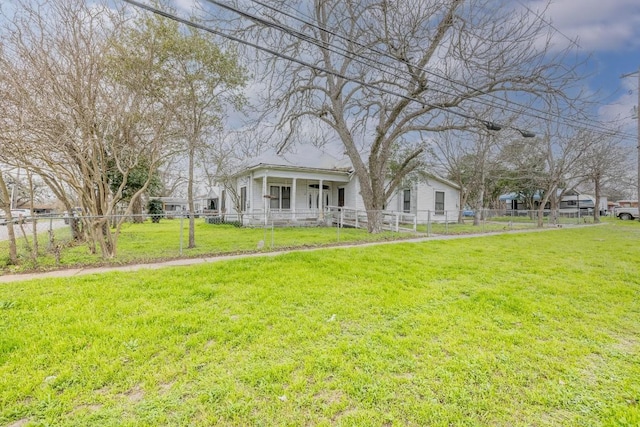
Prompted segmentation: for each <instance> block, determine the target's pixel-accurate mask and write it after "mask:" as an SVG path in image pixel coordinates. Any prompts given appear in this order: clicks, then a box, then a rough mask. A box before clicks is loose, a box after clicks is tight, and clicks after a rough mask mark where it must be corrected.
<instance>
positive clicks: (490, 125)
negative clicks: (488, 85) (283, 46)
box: [124, 0, 623, 136]
mask: <svg viewBox="0 0 640 427" xmlns="http://www.w3.org/2000/svg"><path fill="white" fill-rule="evenodd" d="M124 1H126V2H127V3H130V4H132V5H134V6H137V7H140V8H142V9H145V10H147V11H150V12H152V13H156V14H158V15H161V16H164V17H166V18H168V19H172V20H174V21H177V22H180V23H182V24H184V25H188V26H191V27H194V28H198V29H200V30H203V31H206V32H209V33H212V34H215V35H218V36H220V37H223V38H226V39H229V40H232V41H235V42H238V43H241V44H243V45H246V46H250V47H252V48H254V49H257V50H260V51H263V52H266V53H269V54H271V55H274V56H277V57H280V58H283V59H286V60H288V61H291V62H294V63H298V64H300V65H303V66H305V67H308V68H310V69H313V70H316V71H321V72H324V73H327V74H331V75H334V76H336V77H339V78H342V79H344V80H346V81H351V82H355V83H358V84H361V85H362V86H364V87H368V88H370V89H373V90H377V91H380V92H383V93H386V94H389V95H392V96H397V97H400V98H403V99H406V100H409V101H413V102H416V103H419V104H422V105H424V106H427V107H430V108H432V109H438V110H440V111H444V112H448V113H451V114H454V115H457V116H459V117H463V118H466V119H471V120H475V121H479V122H482V123H483V124H485V125H486V126H487V128H489V129H491V130H499V129H500V128H501V127H502V126H501V125H499V124H497V123H494V122H491V121H487V120H484V119H480V118H478V117H473V116H471V115H469V114H466V113H461V112H459V111H456V110H453V109H452V108H451V107H449V108H447V107H443V106H440V105H436V104H433V103H429V102H426V101H423V100H421V99H418V98H415V97H413V96H408V95H404V94H401V93H398V92H395V91H392V90H389V89H386V88H384V87H381V86H378V85H373V84H371V83H367V82H364V81H362V80H359V79H357V78H352V77H349V76H347V75H345V74H343V73H338V72H336V71H332V70H328V69H326V68H324V67H320V66H318V65H314V64H311V63H309V62H307V61H302V60H300V59H297V58H294V57H291V56H289V55H285V54H282V53H280V52H277V51H275V50H274V49H271V48H268V47H264V46H261V45H258V44H256V43H252V42H249V41H246V40H243V39H241V38H239V37H235V36H232V35H229V34H225V33H223V32H221V31H218V30H214V29H212V28H209V27H206V26H204V25H202V24H197V23H194V22H192V21H190V20H187V19H184V18H181V17H178V16H176V15H174V14H171V13H168V12H164V11H162V10H160V9H157V8H155V7H151V6H147V5H145V4H142V3H140V2H138V1H135V0H124ZM208 1H209V2H210V3H212V4H214V5H217V6H219V7H223V8H225V9H227V10H230V11H232V12H234V13H237V14H239V15H240V16H242V17H244V18H245V19H250V20H252V21H255V22H257V23H259V24H262V25H266V26H269V27H271V28H275V29H278V30H280V31H283V32H285V33H287V34H289V35H292V36H294V37H297V38H299V39H300V40H304V41H307V42H310V43H314V44H316V45H318V46H320V45H319V44H318V43H323V45H322V46H321V47H322V48H326V44H325V43H324V42H322V41H318V40H317V39H315V38H314V37H311V36H308V35H306V34H304V33H300V32H299V31H297V30H294V29H291V28H289V27H287V26H285V25H282V24H278V23H273V22H270V21H267V20H265V19H264V18H260V17H258V16H255V15H252V14H250V13H248V12H243V11H240V10H238V9H237V8H234V7H233V6H229V5H226V4H223V3H220V2H218V1H215V0H208ZM254 1H255V0H254ZM255 2H256V3H257V4H260V5H263V6H264V3H262V2H259V1H255ZM267 7H269V8H271V7H270V6H267ZM280 12H281V11H280ZM281 13H284V12H281ZM284 14H285V16H289V17H291V18H292V19H297V20H300V22H304V23H306V24H308V25H312V26H315V27H316V28H318V29H320V30H321V31H327V32H328V33H329V34H333V35H335V36H337V37H341V38H342V39H344V40H347V41H350V42H352V43H354V44H356V45H360V46H363V47H364V45H362V44H359V43H358V42H355V41H353V40H350V39H348V38H345V37H342V36H340V35H338V34H336V33H334V32H331V31H329V30H326V29H324V28H322V27H319V26H317V25H315V24H313V23H309V22H307V21H304V20H301V19H299V18H296V17H294V16H293V15H290V14H286V13H284ZM331 47H332V48H334V49H340V48H335V46H331ZM329 50H330V51H331V52H333V53H336V54H338V55H342V56H345V57H348V58H350V59H355V58H354V56H359V57H361V58H364V59H366V60H368V61H371V58H367V57H363V56H362V55H358V54H355V53H353V52H350V51H348V50H344V49H343V50H344V51H345V52H346V53H341V52H339V51H337V50H331V49H329ZM370 50H371V49H370ZM373 52H374V53H378V54H383V55H385V56H387V57H390V58H392V59H394V60H398V58H395V57H393V56H391V55H389V54H387V53H386V52H382V51H379V50H373ZM355 60H357V59H355ZM357 61H358V62H360V63H363V64H365V65H367V66H371V64H370V63H364V62H363V61H361V60H357ZM374 62H375V61H374ZM384 65H387V64H384ZM416 68H417V67H416ZM377 69H378V70H379V71H381V72H384V73H389V74H392V75H394V76H396V77H398V78H401V79H404V80H405V81H409V80H407V79H406V78H404V77H402V76H398V75H397V74H393V73H391V72H389V71H388V70H384V69H382V68H377ZM424 71H425V72H427V73H431V74H432V75H435V76H436V77H439V78H443V79H448V80H449V81H450V82H451V83H454V84H462V83H460V82H457V81H455V80H453V79H450V78H448V77H444V76H439V75H437V74H435V73H433V72H431V71H429V70H424ZM467 87H468V88H469V89H471V90H474V88H472V87H470V86H467ZM431 90H433V91H435V92H439V93H445V94H448V92H444V91H441V90H437V89H433V88H432V89H431ZM475 90H476V91H478V92H482V91H480V90H478V89H475ZM472 101H474V102H478V103H482V104H484V105H487V106H491V107H494V108H496V105H495V104H491V103H488V102H487V101H484V102H483V101H481V100H478V99H472ZM516 104H517V103H516ZM521 107H524V106H521ZM456 108H458V107H456ZM497 108H502V109H505V110H510V111H512V112H516V113H520V114H523V115H528V116H529V117H535V118H538V119H541V120H547V119H548V117H542V116H535V115H532V114H530V113H522V112H521V111H520V110H515V109H513V107H507V106H505V105H499V106H497ZM528 108H529V107H528ZM544 114H550V113H549V112H544ZM557 117H558V118H559V119H561V118H562V116H560V115H558V116H557ZM565 123H567V122H565ZM583 125H584V127H591V128H592V130H597V131H599V132H601V133H603V134H607V135H611V134H612V133H613V131H611V130H608V129H607V130H602V128H597V127H596V126H594V125H592V124H589V123H585V124H583ZM514 129H516V130H518V131H520V132H521V133H523V131H521V130H520V129H517V128H514ZM524 135H525V134H524V133H523V136H524ZM529 135H530V133H527V136H529ZM618 135H623V133H618Z"/></svg>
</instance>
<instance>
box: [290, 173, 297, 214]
mask: <svg viewBox="0 0 640 427" xmlns="http://www.w3.org/2000/svg"><path fill="white" fill-rule="evenodd" d="M297 182H298V178H293V182H292V183H291V219H292V220H295V219H296V187H297V185H296V184H297Z"/></svg>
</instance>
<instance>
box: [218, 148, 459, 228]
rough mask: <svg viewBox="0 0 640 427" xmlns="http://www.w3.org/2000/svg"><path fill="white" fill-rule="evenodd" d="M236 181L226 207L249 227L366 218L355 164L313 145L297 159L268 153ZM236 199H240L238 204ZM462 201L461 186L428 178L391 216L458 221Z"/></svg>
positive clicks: (406, 189)
mask: <svg viewBox="0 0 640 427" xmlns="http://www.w3.org/2000/svg"><path fill="white" fill-rule="evenodd" d="M232 178H233V179H232V181H231V182H232V184H231V186H232V187H233V188H231V189H229V188H227V189H226V190H222V191H221V198H222V200H221V206H224V207H226V209H224V210H225V212H226V213H230V214H238V213H241V214H242V216H243V221H244V222H245V223H250V222H260V221H261V220H265V218H267V216H270V217H271V218H280V219H286V220H291V221H314V220H315V221H322V220H324V219H325V215H326V214H327V213H328V212H347V211H349V212H356V213H361V214H362V215H363V216H366V215H365V213H366V212H365V206H364V201H363V199H362V196H361V194H360V182H359V180H358V178H357V177H356V176H355V173H354V170H353V166H352V164H351V161H350V160H349V159H348V158H347V157H344V158H342V159H338V158H336V157H334V156H332V155H330V154H328V153H326V152H324V151H322V150H320V149H318V148H316V147H314V146H312V145H304V146H299V147H298V149H297V152H296V153H283V154H277V153H276V152H275V151H274V150H271V151H268V152H266V153H264V154H263V155H261V156H258V157H255V158H253V159H249V160H248V161H246V162H244V165H243V166H242V167H240V168H239V169H238V172H236V173H235V174H234V175H233V177H232ZM230 193H235V198H233V197H231V196H232V194H230ZM459 200H460V196H459V188H458V187H457V186H456V185H455V184H453V183H451V182H449V181H447V180H445V179H442V178H438V177H436V176H432V175H428V176H426V175H425V176H424V177H422V178H420V179H415V180H412V182H411V183H410V184H407V185H405V186H402V187H400V188H399V189H398V190H397V191H396V193H395V194H394V195H393V196H392V197H391V198H390V199H389V200H388V202H387V204H386V206H385V214H403V215H404V216H405V217H412V218H414V219H413V220H412V221H414V222H426V221H427V220H431V221H438V220H440V221H442V220H444V219H445V218H447V217H448V218H449V219H450V220H452V221H453V220H455V219H456V218H457V216H456V215H454V214H453V211H458V210H459ZM238 211H239V212H238ZM446 211H449V213H448V216H447V213H446ZM404 221H407V219H406V218H404Z"/></svg>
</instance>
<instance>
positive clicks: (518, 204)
mask: <svg viewBox="0 0 640 427" xmlns="http://www.w3.org/2000/svg"><path fill="white" fill-rule="evenodd" d="M560 194H562V190H557V196H560ZM541 199H542V198H541V197H540V193H536V194H534V195H533V198H532V200H533V203H534V206H533V207H530V208H527V206H526V204H525V201H524V199H523V197H522V195H521V194H518V193H509V194H503V195H501V196H500V201H501V202H504V203H505V206H506V210H507V212H516V211H521V212H522V213H523V214H524V213H526V211H527V210H537V209H538V208H539V207H540V200H541ZM601 199H602V200H601V201H600V203H599V204H598V207H599V208H600V210H601V211H603V212H606V209H607V201H606V198H601ZM595 207H596V203H595V198H594V197H593V196H591V195H588V194H582V193H579V192H577V191H567V192H565V193H564V195H563V196H562V198H561V199H560V201H559V203H558V210H559V212H560V213H561V214H577V213H578V211H580V213H588V212H589V211H593V209H594V208H595ZM550 208H551V204H550V203H549V202H547V204H546V205H545V207H544V209H546V210H549V209H550Z"/></svg>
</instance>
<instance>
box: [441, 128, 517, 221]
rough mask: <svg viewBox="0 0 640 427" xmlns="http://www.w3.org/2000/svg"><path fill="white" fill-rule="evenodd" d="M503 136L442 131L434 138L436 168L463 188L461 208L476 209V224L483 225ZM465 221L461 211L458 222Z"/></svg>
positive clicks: (477, 130) (490, 133) (482, 131)
mask: <svg viewBox="0 0 640 427" xmlns="http://www.w3.org/2000/svg"><path fill="white" fill-rule="evenodd" d="M471 128H472V127H471V126H470V129H471ZM501 136H502V135H500V134H496V133H495V131H489V130H487V129H485V128H484V127H479V128H477V129H476V130H475V132H454V131H449V132H441V133H440V134H438V135H437V136H436V137H435V138H433V149H432V153H433V157H434V159H435V166H436V167H438V168H442V169H444V170H445V171H446V175H447V177H448V178H449V179H450V180H451V181H453V182H455V183H456V184H458V186H459V187H460V206H461V207H465V206H473V207H474V209H475V214H474V222H473V223H474V225H480V220H481V215H482V210H483V209H484V208H485V207H486V204H487V203H486V202H488V201H485V195H486V194H487V189H488V182H489V179H490V176H493V175H494V174H495V173H496V172H497V170H498V169H499V167H498V166H499V165H498V164H499V160H498V155H499V153H500V147H501V145H502V143H503V142H504V140H503V139H502V138H501ZM462 221H463V212H462V211H460V212H459V214H458V222H462Z"/></svg>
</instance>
